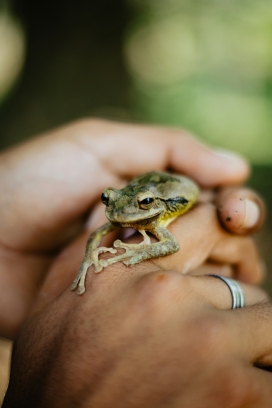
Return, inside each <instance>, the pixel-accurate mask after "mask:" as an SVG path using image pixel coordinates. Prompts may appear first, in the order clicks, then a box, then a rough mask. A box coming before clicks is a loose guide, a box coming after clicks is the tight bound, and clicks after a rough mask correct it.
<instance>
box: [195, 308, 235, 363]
mask: <svg viewBox="0 0 272 408" xmlns="http://www.w3.org/2000/svg"><path fill="white" fill-rule="evenodd" d="M190 329H191V330H192V332H193V337H194V338H198V339H199V338H201V347H200V348H199V349H198V358H199V359H201V360H202V359H210V357H211V356H213V358H218V359H220V358H222V356H224V355H225V352H226V350H228V349H229V348H230V344H232V341H231V338H230V333H229V331H228V329H227V325H226V324H225V322H224V319H222V316H221V315H219V314H218V313H217V311H216V310H213V311H212V313H211V310H210V311H208V314H207V315H206V316H205V315H204V316H203V314H202V315H201V317H198V318H196V319H194V320H192V321H191V322H190Z"/></svg>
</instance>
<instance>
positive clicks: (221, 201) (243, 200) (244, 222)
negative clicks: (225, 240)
mask: <svg viewBox="0 0 272 408" xmlns="http://www.w3.org/2000/svg"><path fill="white" fill-rule="evenodd" d="M216 205H217V208H218V215H219V219H220V221H221V223H222V225H223V226H224V227H225V228H226V229H227V230H228V231H230V232H234V233H236V234H248V233H250V232H255V231H257V230H258V229H259V228H260V227H261V225H262V223H263V221H264V218H265V205H264V202H263V201H262V199H261V198H260V197H259V196H258V195H257V194H256V193H255V192H254V191H252V190H250V189H247V188H226V189H223V190H222V191H221V192H220V193H219V194H218V195H217V197H216Z"/></svg>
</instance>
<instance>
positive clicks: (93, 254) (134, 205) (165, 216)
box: [71, 171, 199, 295]
mask: <svg viewBox="0 0 272 408" xmlns="http://www.w3.org/2000/svg"><path fill="white" fill-rule="evenodd" d="M198 198H199V187H198V185H197V183H196V182H195V181H193V180H191V179H190V178H189V177H186V176H185V175H180V174H174V173H167V172H158V171H150V172H148V173H145V174H142V175H140V176H137V177H135V178H133V179H132V180H131V181H130V182H129V183H128V184H127V186H126V187H124V188H122V189H120V190H117V189H115V188H111V187H109V188H107V189H106V190H105V191H104V192H103V193H102V194H101V201H102V203H103V204H104V205H105V206H106V209H105V215H106V217H107V219H108V220H109V222H107V223H106V224H104V225H102V226H101V227H100V228H98V229H97V230H95V231H94V232H93V233H92V234H91V235H90V237H89V239H88V241H87V245H86V251H85V256H84V259H83V261H82V263H81V265H80V269H79V272H78V275H77V277H76V278H75V280H74V281H73V284H72V286H71V290H75V289H77V293H78V294H79V295H82V294H83V293H84V292H85V280H86V275H87V271H88V269H89V267H90V266H91V265H94V271H95V273H99V272H101V271H102V270H103V269H104V268H106V267H108V266H109V265H112V264H114V263H116V262H123V263H124V264H125V265H126V266H133V265H135V264H137V263H139V262H142V261H144V260H147V259H152V258H159V257H163V256H167V255H171V254H173V253H175V252H177V251H178V250H179V249H180V246H179V243H178V241H177V239H176V238H175V237H174V236H173V235H172V234H171V233H170V232H169V230H168V229H167V227H168V225H169V224H170V223H171V222H173V221H174V220H175V219H176V218H177V217H180V216H181V215H183V214H185V213H186V212H187V211H189V210H190V209H191V208H192V207H193V206H194V205H195V204H196V203H197V201H198ZM118 228H134V229H135V230H138V232H139V233H140V234H141V235H142V236H143V240H142V241H141V242H140V243H136V244H130V243H124V242H122V241H121V240H120V239H118V240H116V241H115V242H114V243H113V247H111V248H107V247H103V246H102V247H99V244H100V242H101V239H102V237H103V236H105V235H106V234H108V233H110V232H112V231H114V230H116V229H118ZM148 234H151V235H153V236H155V237H156V238H157V242H151V239H150V236H149V235H148ZM118 248H121V249H123V250H125V252H124V253H121V254H119V255H116V256H113V257H110V258H108V259H99V255H100V254H101V253H106V252H110V253H111V254H116V253H117V249H118Z"/></svg>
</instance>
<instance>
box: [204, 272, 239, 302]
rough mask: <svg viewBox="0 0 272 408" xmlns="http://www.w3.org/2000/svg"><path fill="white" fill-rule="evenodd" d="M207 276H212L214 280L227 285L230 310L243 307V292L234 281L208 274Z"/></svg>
mask: <svg viewBox="0 0 272 408" xmlns="http://www.w3.org/2000/svg"><path fill="white" fill-rule="evenodd" d="M209 276H214V277H215V278H218V279H221V280H222V281H223V282H225V283H226V284H227V286H228V287H229V290H230V292H231V297H232V307H231V308H232V309H239V308H241V307H244V306H245V295H244V291H243V289H242V288H241V286H240V285H239V283H238V282H237V281H236V280H234V279H230V278H225V276H221V275H214V274H210V275H209Z"/></svg>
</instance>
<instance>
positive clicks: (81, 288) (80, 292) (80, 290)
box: [77, 283, 85, 295]
mask: <svg viewBox="0 0 272 408" xmlns="http://www.w3.org/2000/svg"><path fill="white" fill-rule="evenodd" d="M84 292H85V285H84V283H83V284H79V285H78V288H77V294H78V295H83V293H84Z"/></svg>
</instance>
